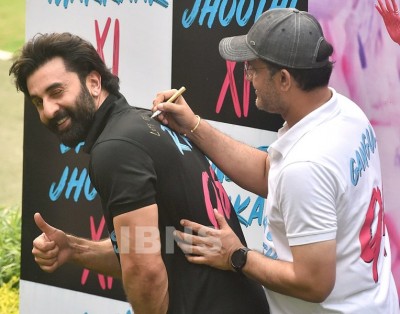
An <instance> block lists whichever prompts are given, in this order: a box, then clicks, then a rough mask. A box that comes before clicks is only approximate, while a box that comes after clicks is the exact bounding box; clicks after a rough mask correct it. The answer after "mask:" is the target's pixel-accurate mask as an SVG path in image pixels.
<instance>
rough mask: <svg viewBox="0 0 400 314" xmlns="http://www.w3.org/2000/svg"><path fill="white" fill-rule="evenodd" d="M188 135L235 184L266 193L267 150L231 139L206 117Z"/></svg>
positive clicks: (259, 193)
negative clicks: (206, 119)
mask: <svg viewBox="0 0 400 314" xmlns="http://www.w3.org/2000/svg"><path fill="white" fill-rule="evenodd" d="M187 136H188V137H189V138H190V139H191V140H192V141H193V142H194V143H195V144H196V145H197V146H198V147H199V148H200V149H201V150H202V151H203V152H204V153H205V154H206V155H207V156H208V157H209V158H210V159H211V160H212V161H213V162H214V163H215V164H216V165H217V166H218V168H220V169H221V170H222V171H223V172H224V173H225V174H226V175H227V176H228V177H229V178H230V179H231V180H233V181H234V182H235V183H236V184H238V185H240V186H241V187H243V188H244V189H246V190H248V191H251V192H253V193H255V194H258V195H261V196H266V195H267V192H268V183H267V177H268V172H269V161H268V154H267V153H265V152H263V151H260V150H258V149H256V148H254V147H251V146H249V145H246V144H243V143H240V142H238V141H236V140H234V139H232V138H231V137H229V136H227V135H225V134H223V133H222V132H220V131H218V130H216V129H215V128H214V127H212V126H211V125H210V124H209V123H207V122H206V121H204V120H201V122H200V124H199V126H198V127H197V128H196V131H195V132H193V133H191V132H189V133H188V134H187Z"/></svg>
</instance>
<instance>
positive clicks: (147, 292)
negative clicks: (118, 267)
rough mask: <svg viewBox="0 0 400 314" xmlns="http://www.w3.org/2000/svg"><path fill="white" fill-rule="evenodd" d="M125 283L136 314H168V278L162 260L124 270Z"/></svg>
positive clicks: (126, 291)
mask: <svg viewBox="0 0 400 314" xmlns="http://www.w3.org/2000/svg"><path fill="white" fill-rule="evenodd" d="M123 283H124V289H125V293H126V295H127V297H128V301H129V302H130V304H131V305H132V308H133V310H134V312H135V314H147V313H152V314H165V313H167V310H168V304H169V297H168V277H167V272H166V269H165V266H164V263H163V262H162V260H161V258H160V260H159V261H154V262H153V263H151V264H149V263H146V264H142V266H140V265H139V264H136V265H135V266H132V267H131V268H130V269H129V270H124V272H123Z"/></svg>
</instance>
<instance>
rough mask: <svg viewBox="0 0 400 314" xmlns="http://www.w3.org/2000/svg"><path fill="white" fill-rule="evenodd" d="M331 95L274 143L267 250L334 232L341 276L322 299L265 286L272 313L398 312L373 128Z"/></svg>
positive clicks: (285, 256) (284, 255)
mask: <svg viewBox="0 0 400 314" xmlns="http://www.w3.org/2000/svg"><path fill="white" fill-rule="evenodd" d="M331 91H332V93H333V96H332V98H331V99H330V100H329V102H327V103H326V104H324V105H323V106H321V107H320V108H318V109H317V110H315V111H313V112H312V113H310V114H309V115H307V116H306V117H304V118H303V119H302V120H301V121H299V122H298V123H297V124H296V125H294V126H293V127H292V128H290V129H288V128H287V125H284V126H283V127H282V128H281V129H280V130H279V132H278V139H277V140H276V141H275V142H274V143H273V144H272V145H271V146H270V147H269V149H268V152H269V157H270V162H271V164H270V165H271V168H270V172H269V179H268V198H267V204H266V216H265V218H264V227H265V234H264V254H265V255H266V256H269V257H272V258H277V259H280V260H285V261H293V257H292V254H291V250H290V246H296V245H303V244H309V243H315V242H320V241H326V240H332V239H336V244H337V248H336V259H337V264H336V283H335V287H334V289H333V291H332V293H331V294H330V295H329V297H328V298H327V299H326V300H325V301H324V302H323V303H311V302H306V301H302V300H300V299H296V298H292V297H288V296H285V295H282V294H279V293H276V292H273V291H269V290H268V291H267V296H268V300H269V302H270V307H271V313H273V314H277V313H290V314H293V313H296V314H302V313H304V314H312V313H352V314H367V313H371V314H377V313H385V314H395V313H396V314H397V313H400V311H399V300H398V296H397V292H396V287H395V283H394V280H393V275H392V273H391V256H390V246H389V237H388V234H387V230H386V227H385V224H384V220H383V217H384V206H383V196H382V190H383V189H382V180H381V170H380V161H379V153H378V146H377V141H376V137H375V133H374V131H373V129H372V126H371V125H370V123H369V121H368V119H367V117H366V116H365V115H364V113H363V112H362V111H361V110H360V108H359V107H358V106H357V105H356V104H354V103H353V102H352V101H351V100H349V99H347V98H346V97H344V96H342V95H340V94H337V93H336V91H335V90H333V89H331Z"/></svg>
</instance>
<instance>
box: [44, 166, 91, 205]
mask: <svg viewBox="0 0 400 314" xmlns="http://www.w3.org/2000/svg"><path fill="white" fill-rule="evenodd" d="M78 174H79V170H78V168H76V167H75V168H74V170H73V171H72V173H71V176H70V177H69V167H68V166H66V167H65V169H64V171H63V173H62V175H61V178H60V180H59V182H58V185H56V183H55V182H53V183H52V184H51V186H50V190H49V198H50V199H51V200H52V201H53V202H54V201H56V200H58V199H59V198H60V196H61V193H62V192H63V191H64V189H65V198H66V199H67V200H68V199H69V198H70V196H71V193H72V190H73V189H75V193H74V201H75V202H78V200H79V196H80V195H81V193H82V191H83V192H84V194H85V197H86V199H87V200H88V201H92V200H93V199H94V198H95V197H96V195H97V191H96V190H95V189H94V188H91V181H90V179H89V175H88V172H87V170H86V169H85V168H84V169H83V170H82V172H81V174H80V175H78ZM67 181H68V184H67Z"/></svg>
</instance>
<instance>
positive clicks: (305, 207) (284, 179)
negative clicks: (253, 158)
mask: <svg viewBox="0 0 400 314" xmlns="http://www.w3.org/2000/svg"><path fill="white" fill-rule="evenodd" d="M338 191H339V183H338V180H337V178H336V177H335V175H334V174H333V173H332V172H331V171H330V170H329V169H327V168H325V167H324V166H322V165H319V164H316V163H313V162H296V163H292V164H290V165H288V166H286V167H285V168H284V169H283V170H282V172H281V175H280V177H279V179H278V183H277V190H276V192H277V193H276V197H277V199H276V200H277V202H278V204H279V206H278V208H279V210H280V211H281V215H282V217H283V220H284V223H285V228H286V235H287V238H288V241H289V245H290V246H295V245H303V244H309V243H315V242H320V241H326V240H332V239H335V238H336V230H337V213H336V205H335V204H336V198H337V195H338Z"/></svg>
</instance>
